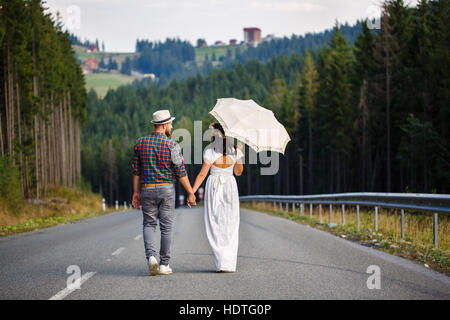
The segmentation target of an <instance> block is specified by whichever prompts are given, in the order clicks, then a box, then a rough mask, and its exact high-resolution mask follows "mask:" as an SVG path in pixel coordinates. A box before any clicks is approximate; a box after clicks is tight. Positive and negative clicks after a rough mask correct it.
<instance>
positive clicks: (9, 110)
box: [0, 0, 87, 199]
mask: <svg viewBox="0 0 450 320" xmlns="http://www.w3.org/2000/svg"><path fill="white" fill-rule="evenodd" d="M71 45H72V44H71V40H70V39H69V35H68V33H67V32H64V31H63V30H62V25H61V24H60V23H59V22H55V21H53V20H52V19H51V17H50V16H49V15H48V14H45V13H44V8H43V6H42V2H41V1H39V0H29V1H22V0H7V1H5V0H1V1H0V48H1V49H0V83H1V89H0V111H1V112H0V156H1V158H0V175H1V177H0V178H1V179H0V180H1V181H0V183H1V186H2V188H1V190H0V195H1V197H2V199H8V198H10V197H11V198H23V197H25V198H34V199H39V198H41V197H45V195H46V191H47V187H48V186H50V185H63V186H69V187H70V186H73V185H76V184H79V183H80V182H81V181H80V180H81V144H80V134H81V130H82V126H83V125H84V123H85V121H86V102H87V93H86V89H85V83H84V77H83V74H82V71H81V68H80V66H79V64H78V62H77V61H76V59H75V55H74V52H73V50H72V47H71ZM17 194H18V196H16V195H17Z"/></svg>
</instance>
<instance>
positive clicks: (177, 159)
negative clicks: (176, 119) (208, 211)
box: [171, 143, 197, 208]
mask: <svg viewBox="0 0 450 320" xmlns="http://www.w3.org/2000/svg"><path fill="white" fill-rule="evenodd" d="M171 158H172V164H173V169H174V173H175V176H176V177H177V179H178V181H180V183H181V185H182V186H183V188H184V190H186V192H187V193H188V199H187V204H188V206H189V208H190V207H191V205H194V206H195V205H197V204H196V203H195V195H194V191H193V190H192V187H191V183H190V182H189V179H188V177H187V172H186V168H185V167H184V159H183V155H182V154H181V148H180V146H179V144H178V143H175V144H174V145H173V146H172V149H171Z"/></svg>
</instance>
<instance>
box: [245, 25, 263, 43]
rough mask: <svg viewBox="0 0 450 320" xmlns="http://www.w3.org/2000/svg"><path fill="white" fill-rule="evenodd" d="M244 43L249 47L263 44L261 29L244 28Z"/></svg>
mask: <svg viewBox="0 0 450 320" xmlns="http://www.w3.org/2000/svg"><path fill="white" fill-rule="evenodd" d="M244 43H245V44H246V45H248V46H253V47H256V46H258V44H260V43H261V29H259V28H244Z"/></svg>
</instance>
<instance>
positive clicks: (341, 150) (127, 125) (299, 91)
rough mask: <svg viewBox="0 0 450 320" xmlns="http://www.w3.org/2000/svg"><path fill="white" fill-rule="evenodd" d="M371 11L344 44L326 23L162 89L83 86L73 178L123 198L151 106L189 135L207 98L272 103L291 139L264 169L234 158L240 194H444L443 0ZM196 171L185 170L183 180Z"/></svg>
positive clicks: (449, 110) (448, 146) (449, 167)
mask: <svg viewBox="0 0 450 320" xmlns="http://www.w3.org/2000/svg"><path fill="white" fill-rule="evenodd" d="M382 9H383V10H382V17H381V29H380V30H369V29H368V28H367V25H366V24H365V23H363V24H362V25H361V33H360V34H359V35H358V37H357V39H356V40H355V42H354V44H353V45H350V44H349V43H348V41H347V40H346V39H345V37H344V36H343V35H342V33H341V32H340V31H339V28H338V26H336V27H335V28H334V30H333V34H332V37H331V38H330V40H329V42H328V43H327V45H326V46H324V47H321V48H319V49H318V50H316V51H308V52H307V53H305V54H302V55H298V54H296V53H294V54H292V55H291V56H284V55H282V56H278V57H273V58H272V59H270V60H269V61H268V62H266V63H261V62H257V61H255V60H251V61H249V62H248V63H247V64H245V65H244V64H241V63H235V64H234V65H233V66H232V67H231V68H230V69H229V70H227V69H213V70H212V71H211V72H210V74H208V76H206V77H203V76H201V75H197V76H196V77H192V78H189V79H187V80H185V81H182V82H180V81H176V80H174V81H172V82H171V83H170V84H169V85H168V86H166V87H164V88H158V87H156V86H155V85H152V84H147V83H146V82H145V81H143V82H136V83H134V84H133V85H129V86H125V87H121V88H119V89H117V90H115V91H109V92H108V94H107V95H106V97H105V98H104V99H102V100H101V99H98V98H97V97H96V95H95V93H94V92H90V93H89V97H88V115H89V117H88V124H87V128H86V129H85V131H84V134H83V150H82V159H83V174H84V176H85V177H86V178H87V179H88V180H89V181H91V183H92V185H93V188H94V190H100V189H101V190H102V192H103V193H104V194H105V195H106V196H107V198H109V200H115V199H116V198H117V199H120V200H128V201H129V199H130V197H131V180H130V179H131V178H130V158H131V155H132V152H131V151H132V147H133V145H134V142H135V139H136V138H137V137H139V136H142V135H144V134H146V133H148V132H149V130H150V129H151V127H150V125H149V121H150V120H151V116H152V113H153V112H154V111H155V110H157V109H162V108H164V109H166V108H167V109H169V110H170V111H171V113H172V114H174V115H175V116H176V117H177V119H176V121H175V128H187V129H188V130H189V131H190V132H191V134H192V131H193V121H194V120H203V125H204V129H206V126H207V124H208V123H209V122H211V121H212V120H214V119H212V118H211V116H208V112H209V111H210V110H211V109H212V108H213V106H214V105H215V103H216V99H217V98H221V97H235V98H240V99H248V98H252V99H253V100H255V101H256V102H257V103H259V104H261V105H263V106H264V107H266V108H269V109H271V110H273V111H274V113H275V115H276V117H277V118H278V120H279V121H280V122H281V123H283V124H284V125H285V126H286V128H287V130H288V132H289V134H290V136H291V138H292V141H291V142H290V143H289V144H288V146H287V149H286V153H285V155H284V156H280V161H281V162H280V170H279V172H278V173H277V174H276V175H274V176H261V175H260V172H259V167H260V165H249V164H246V165H245V169H244V174H243V176H241V177H239V178H238V184H239V189H240V190H239V191H240V194H272V193H275V194H310V193H334V192H350V191H379V192H387V191H390V192H437V193H448V192H449V191H450V184H449V181H450V180H449V179H450V163H449V159H450V151H449V150H450V130H449V124H450V103H449V102H450V101H449V92H450V88H449V84H450V81H449V80H450V79H449V74H448V70H450V68H449V67H450V66H449V57H450V52H449V28H447V27H446V23H447V21H449V17H448V14H449V1H448V0H443V1H420V2H419V3H418V4H417V7H414V8H409V7H406V6H405V5H404V3H403V1H400V0H395V1H387V2H386V3H385V4H384V5H383V8H382ZM192 136H193V135H192ZM205 145H206V143H205ZM199 168H200V166H199V165H195V166H194V165H190V166H188V172H189V174H190V178H191V179H194V176H195V174H196V173H197V172H198V170H199Z"/></svg>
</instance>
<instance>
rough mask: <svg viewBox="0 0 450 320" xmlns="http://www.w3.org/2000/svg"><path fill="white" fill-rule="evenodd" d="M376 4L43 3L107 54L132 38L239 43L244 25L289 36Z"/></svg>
mask: <svg viewBox="0 0 450 320" xmlns="http://www.w3.org/2000/svg"><path fill="white" fill-rule="evenodd" d="M379 4H380V0H47V1H46V3H45V5H44V6H45V7H48V8H50V10H52V12H55V11H56V10H58V11H60V12H61V16H62V21H63V23H64V24H65V25H66V26H67V27H68V29H69V30H70V31H71V32H72V33H74V34H76V35H77V36H79V37H81V39H82V40H84V39H85V38H87V39H89V40H91V41H94V40H95V39H96V38H98V39H99V41H100V43H101V42H102V41H104V43H105V49H106V50H107V51H116V52H134V49H135V43H136V39H137V38H139V39H149V40H151V41H164V40H165V39H166V38H167V37H170V38H176V37H178V38H180V39H182V40H188V41H190V42H191V43H192V44H193V45H195V44H196V40H197V39H198V38H204V39H206V41H207V43H208V44H212V43H214V42H215V41H217V40H221V41H224V42H226V43H228V41H229V40H230V39H237V40H238V41H241V40H243V38H244V35H243V30H242V29H243V28H244V27H258V28H260V29H261V31H262V36H263V37H264V36H266V35H267V34H274V35H275V36H278V37H282V36H288V37H290V36H291V35H292V34H296V35H302V34H305V33H307V32H319V31H323V30H325V29H329V28H331V27H333V25H334V23H335V21H336V20H338V21H339V22H340V23H344V22H348V23H350V24H353V23H355V22H356V20H358V19H361V18H363V17H367V16H373V15H374V14H376V13H377V10H378V12H379V9H377V8H378V7H379Z"/></svg>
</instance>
